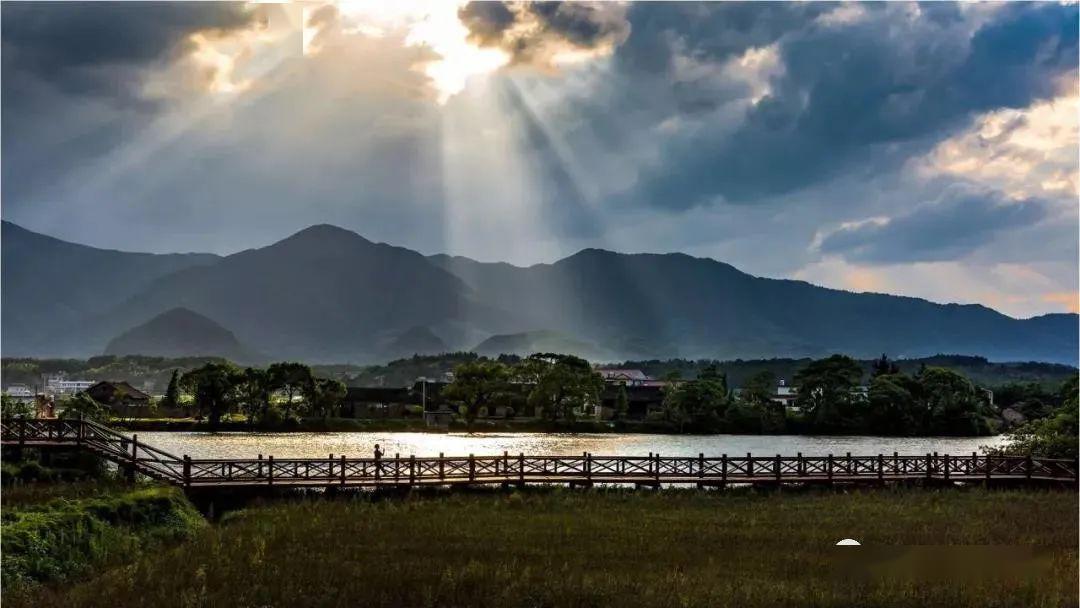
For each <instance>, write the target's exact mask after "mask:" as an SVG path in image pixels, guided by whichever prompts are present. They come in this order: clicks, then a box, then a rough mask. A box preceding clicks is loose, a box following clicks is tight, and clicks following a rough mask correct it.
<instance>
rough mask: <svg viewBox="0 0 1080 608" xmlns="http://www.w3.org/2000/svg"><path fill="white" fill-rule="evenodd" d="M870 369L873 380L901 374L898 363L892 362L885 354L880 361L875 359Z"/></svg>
mask: <svg viewBox="0 0 1080 608" xmlns="http://www.w3.org/2000/svg"><path fill="white" fill-rule="evenodd" d="M870 367H871V369H870V376H871V377H873V378H876V377H878V376H888V375H891V374H899V373H900V367H899V366H898V365H896V363H894V362H892V361H890V360H889V358H888V357H887V356H885V353H882V354H881V358H880V359H875V360H874V363H873V364H871V366H870Z"/></svg>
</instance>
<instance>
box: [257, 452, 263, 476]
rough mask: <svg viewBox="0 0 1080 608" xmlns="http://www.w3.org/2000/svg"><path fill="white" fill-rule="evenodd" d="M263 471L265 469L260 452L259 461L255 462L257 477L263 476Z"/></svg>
mask: <svg viewBox="0 0 1080 608" xmlns="http://www.w3.org/2000/svg"><path fill="white" fill-rule="evenodd" d="M262 471H263V462H262V454H259V461H258V462H257V463H255V478H256V479H258V478H260V477H262V475H263V473H262Z"/></svg>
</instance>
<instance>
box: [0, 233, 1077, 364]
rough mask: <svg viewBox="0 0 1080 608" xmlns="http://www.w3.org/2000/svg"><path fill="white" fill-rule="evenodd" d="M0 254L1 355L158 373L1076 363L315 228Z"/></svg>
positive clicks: (1063, 338) (677, 286) (899, 312)
mask: <svg viewBox="0 0 1080 608" xmlns="http://www.w3.org/2000/svg"><path fill="white" fill-rule="evenodd" d="M2 255H3V258H2V263H0V284H2V305H3V314H2V318H0V322H2V332H3V333H2V337H0V340H2V345H0V346H2V349H3V354H4V356H36V357H86V356H91V355H97V354H101V353H102V352H106V351H107V349H111V350H113V351H114V352H118V351H117V349H120V350H123V351H124V352H131V349H132V348H135V349H147V350H151V349H152V348H153V346H152V345H153V343H155V342H156V343H159V344H162V345H164V344H167V345H168V346H167V350H168V351H169V353H170V354H171V355H173V356H176V355H181V354H206V352H210V351H216V350H227V351H229V352H230V353H232V354H233V355H236V354H237V353H240V354H242V355H243V356H246V357H248V358H252V359H254V358H259V357H263V358H267V359H285V358H292V359H302V360H305V361H311V362H330V361H341V362H344V361H350V362H370V361H378V360H385V359H388V358H393V357H398V356H403V355H409V354H412V353H421V354H423V353H435V352H443V351H447V350H473V349H475V350H476V351H477V352H481V353H483V354H495V353H498V352H513V353H517V354H528V353H530V352H535V351H539V350H559V351H562V352H575V353H577V354H579V355H582V356H586V357H588V358H590V359H594V360H617V359H633V358H636V359H641V358H667V357H685V358H699V357H708V358H722V359H734V358H763V357H764V358H767V357H807V356H809V357H816V356H822V355H825V354H829V353H833V352H843V353H847V354H850V355H853V356H856V357H871V356H876V355H879V354H881V353H883V352H884V353H888V354H889V355H890V356H894V357H918V356H926V355H933V354H938V353H964V354H977V355H983V356H986V357H988V358H989V359H992V360H1036V361H1048V362H1059V363H1067V364H1071V365H1075V364H1076V362H1077V348H1078V339H1077V329H1078V317H1077V315H1075V314H1048V315H1043V316H1039V317H1035V318H1031V319H1015V318H1012V317H1009V316H1007V315H1004V314H1001V313H999V312H997V311H994V310H992V309H990V308H987V307H985V306H981V305H971V304H967V305H960V304H938V303H934V302H929V301H926V300H922V299H918V298H910V297H901V296H894V295H886V294H874V293H852V292H848V291H843V290H836V289H828V288H824V287H819V286H815V285H812V284H810V283H806V282H803V281H793V280H780V279H768V278H761V277H755V276H752V275H749V274H746V273H744V272H741V271H739V270H738V269H736V268H735V267H733V266H730V265H728V264H725V263H722V262H718V261H715V260H711V259H705V258H695V257H691V256H688V255H684V254H663V255H658V254H633V255H630V254H621V253H615V252H611V251H605V250H600V249H586V250H583V251H580V252H578V253H576V254H574V255H572V256H569V257H567V258H564V259H562V260H559V261H557V262H555V263H552V264H536V265H533V266H529V267H524V268H523V267H518V266H513V265H510V264H505V263H486V262H477V261H475V260H471V259H468V258H463V257H452V256H447V255H434V256H424V255H422V254H420V253H418V252H415V251H412V250H409V249H406V248H402V247H395V246H392V245H387V244H383V243H374V242H371V241H369V240H367V239H365V238H363V237H362V236H360V235H358V234H356V233H354V232H351V231H348V230H345V229H342V228H337V227H334V226H329V225H318V226H312V227H310V228H306V229H304V230H301V231H300V232H298V233H296V234H294V235H292V236H290V237H288V238H285V239H283V240H281V241H279V242H276V243H273V244H271V245H268V246H266V247H261V248H257V249H249V250H245V251H241V252H238V253H235V254H232V255H227V256H217V255H212V254H147V253H128V252H120V251H110V250H103V249H97V248H93V247H88V246H84V245H78V244H74V243H69V242H65V241H61V240H58V239H54V238H51V237H48V236H44V235H41V234H37V233H34V232H31V231H29V230H26V229H24V228H21V227H19V226H17V225H15V224H12V223H10V222H6V221H5V222H3V226H2ZM174 309H181V310H182V312H175V311H174ZM166 313H170V314H166ZM163 315H164V316H163ZM147 324H149V325H147ZM191 324H195V325H196V326H197V327H199V328H201V330H202V333H196V334H194V335H192V334H191V331H190V327H191ZM185 327H187V328H188V329H185ZM132 336H134V337H132ZM193 336H194V337H193ZM199 336H202V337H201V338H200V337H199ZM193 342H194V343H193ZM110 344H112V346H110ZM118 344H119V345H120V346H117V345H118ZM121 346H122V348H121ZM161 348H165V347H164V346H162V347H161ZM184 351H187V352H184ZM196 351H197V352H196ZM159 352H160V351H159ZM254 353H259V355H255V354H254ZM144 354H150V353H144ZM219 354H222V355H226V353H225V352H221V353H219Z"/></svg>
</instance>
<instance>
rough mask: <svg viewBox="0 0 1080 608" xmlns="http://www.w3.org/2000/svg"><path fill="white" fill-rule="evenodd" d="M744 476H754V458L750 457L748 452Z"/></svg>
mask: <svg viewBox="0 0 1080 608" xmlns="http://www.w3.org/2000/svg"><path fill="white" fill-rule="evenodd" d="M746 476H747V477H753V476H754V457H753V456H751V455H750V452H747V453H746Z"/></svg>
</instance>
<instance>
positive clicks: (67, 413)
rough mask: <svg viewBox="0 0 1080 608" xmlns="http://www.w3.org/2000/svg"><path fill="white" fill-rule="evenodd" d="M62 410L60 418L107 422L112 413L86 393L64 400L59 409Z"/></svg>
mask: <svg viewBox="0 0 1080 608" xmlns="http://www.w3.org/2000/svg"><path fill="white" fill-rule="evenodd" d="M57 409H58V410H60V416H59V417H60V418H79V417H80V416H81V417H82V418H85V419H87V420H96V421H98V422H105V421H107V420H108V419H109V417H110V416H111V414H112V412H111V410H109V408H108V407H106V406H104V405H102V404H101V403H98V402H97V401H95V400H94V398H93V397H91V396H90V395H87V394H86V393H76V394H74V395H71V396H69V397H66V398H64V399H63V400H62V401H61V402H60V403H59V404H58V407H57Z"/></svg>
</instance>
